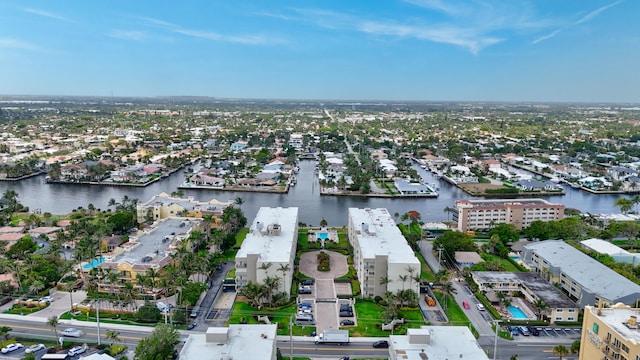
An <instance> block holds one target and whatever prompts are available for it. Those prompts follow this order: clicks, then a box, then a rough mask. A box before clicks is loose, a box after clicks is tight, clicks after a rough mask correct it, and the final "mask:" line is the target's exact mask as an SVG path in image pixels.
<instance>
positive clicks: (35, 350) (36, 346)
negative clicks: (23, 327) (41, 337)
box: [24, 344, 47, 354]
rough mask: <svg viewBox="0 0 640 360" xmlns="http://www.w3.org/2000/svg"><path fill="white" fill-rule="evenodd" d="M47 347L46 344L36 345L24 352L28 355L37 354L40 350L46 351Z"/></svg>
mask: <svg viewBox="0 0 640 360" xmlns="http://www.w3.org/2000/svg"><path fill="white" fill-rule="evenodd" d="M46 348H47V347H46V346H44V344H34V345H31V346H29V347H28V348H27V349H26V350H25V351H24V352H26V353H27V354H31V353H35V352H38V351H40V350H44V349H46Z"/></svg>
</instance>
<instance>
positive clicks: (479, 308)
mask: <svg viewBox="0 0 640 360" xmlns="http://www.w3.org/2000/svg"><path fill="white" fill-rule="evenodd" d="M476 307H477V308H478V310H480V311H484V305H482V304H477V305H476Z"/></svg>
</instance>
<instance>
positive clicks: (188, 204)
mask: <svg viewBox="0 0 640 360" xmlns="http://www.w3.org/2000/svg"><path fill="white" fill-rule="evenodd" d="M232 205H233V201H231V200H229V201H227V202H223V201H218V200H216V199H212V200H210V201H195V200H194V199H193V198H187V199H183V198H179V197H173V196H171V195H169V194H167V193H165V192H163V193H160V194H158V195H155V196H154V197H152V198H151V199H150V200H149V201H147V202H145V203H142V204H138V206H137V218H138V223H140V224H142V223H144V222H145V221H147V220H152V221H158V220H161V219H165V218H167V217H175V216H184V217H193V218H202V217H203V216H204V215H211V216H212V220H213V221H212V222H213V224H214V225H215V224H217V223H218V222H219V221H220V217H221V216H222V212H223V211H224V209H225V208H226V207H227V206H232Z"/></svg>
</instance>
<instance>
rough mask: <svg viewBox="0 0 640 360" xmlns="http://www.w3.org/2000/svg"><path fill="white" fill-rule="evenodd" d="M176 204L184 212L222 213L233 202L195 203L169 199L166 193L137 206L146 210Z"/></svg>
mask: <svg viewBox="0 0 640 360" xmlns="http://www.w3.org/2000/svg"><path fill="white" fill-rule="evenodd" d="M172 204H177V205H178V206H180V207H181V208H183V209H185V210H195V209H201V210H209V211H223V210H224V209H225V208H226V207H227V206H230V205H232V204H233V201H231V200H229V201H227V202H223V201H219V200H216V199H212V200H210V201H195V200H194V199H193V198H187V199H183V198H177V197H171V196H170V195H168V194H167V193H160V194H158V195H155V196H154V197H152V198H151V199H150V200H149V201H147V202H145V203H144V204H141V205H139V206H140V207H143V208H147V207H149V206H170V205H172Z"/></svg>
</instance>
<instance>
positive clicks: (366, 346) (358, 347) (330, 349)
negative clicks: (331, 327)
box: [277, 338, 389, 359]
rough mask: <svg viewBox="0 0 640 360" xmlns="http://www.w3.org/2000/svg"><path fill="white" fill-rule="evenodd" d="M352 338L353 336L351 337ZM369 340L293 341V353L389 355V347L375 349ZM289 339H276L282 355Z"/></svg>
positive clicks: (383, 356)
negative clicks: (328, 342) (321, 342)
mask: <svg viewBox="0 0 640 360" xmlns="http://www.w3.org/2000/svg"><path fill="white" fill-rule="evenodd" d="M352 339H353V338H352ZM371 344H372V343H371V342H362V341H351V342H350V343H348V344H343V345H336V344H317V345H316V344H315V343H313V341H311V338H310V340H309V341H308V342H307V341H294V342H293V355H294V356H296V357H310V358H313V357H329V356H331V357H336V358H339V357H342V356H345V355H348V356H350V357H352V358H379V359H380V358H383V359H386V358H388V357H389V349H376V348H374V347H373V346H372V345H371ZM289 345H290V343H289V341H278V342H277V347H278V348H279V349H280V352H281V353H282V355H283V356H284V357H287V356H289Z"/></svg>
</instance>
